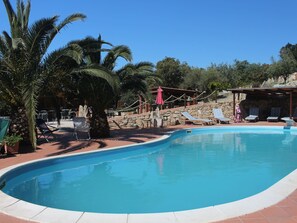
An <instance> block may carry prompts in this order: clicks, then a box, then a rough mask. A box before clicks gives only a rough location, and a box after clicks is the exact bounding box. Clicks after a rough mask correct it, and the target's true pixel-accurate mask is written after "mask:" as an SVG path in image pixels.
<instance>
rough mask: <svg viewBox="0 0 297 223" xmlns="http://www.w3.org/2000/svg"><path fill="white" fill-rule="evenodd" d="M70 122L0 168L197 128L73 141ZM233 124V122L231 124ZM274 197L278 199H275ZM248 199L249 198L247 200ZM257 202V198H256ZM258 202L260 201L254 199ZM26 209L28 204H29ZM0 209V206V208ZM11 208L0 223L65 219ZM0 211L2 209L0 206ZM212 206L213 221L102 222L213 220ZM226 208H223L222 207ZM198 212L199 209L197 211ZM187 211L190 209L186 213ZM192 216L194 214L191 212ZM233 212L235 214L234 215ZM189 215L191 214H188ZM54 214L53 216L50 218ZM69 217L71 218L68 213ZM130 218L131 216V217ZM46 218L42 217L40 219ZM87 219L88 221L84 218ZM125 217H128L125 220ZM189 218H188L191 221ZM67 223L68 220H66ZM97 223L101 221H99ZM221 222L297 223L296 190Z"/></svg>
mask: <svg viewBox="0 0 297 223" xmlns="http://www.w3.org/2000/svg"><path fill="white" fill-rule="evenodd" d="M69 124H70V123H68V122H65V123H64V126H63V125H62V126H61V127H62V128H61V131H59V132H57V133H56V140H55V141H52V142H49V143H47V142H45V141H43V142H41V143H40V144H39V146H38V150H37V151H36V152H26V151H24V150H23V152H22V153H20V154H17V155H15V156H7V157H1V158H0V171H1V170H2V169H4V168H7V167H10V166H12V165H16V164H20V163H24V162H28V161H33V160H37V159H42V158H48V157H53V156H59V155H67V154H73V153H79V152H87V151H96V150H103V149H109V148H112V147H117V146H123V145H129V144H135V143H141V142H147V141H150V140H154V139H158V138H160V137H161V136H163V135H165V134H166V132H168V131H173V130H177V129H182V128H192V127H199V126H197V125H178V126H171V127H167V128H145V129H121V130H117V129H114V130H112V131H111V133H112V136H113V137H112V138H107V139H99V140H92V141H91V142H88V141H76V140H75V139H74V136H73V133H72V132H71V125H69ZM234 125H235V124H234ZM236 125H277V126H284V125H285V124H284V123H282V122H278V123H268V122H257V123H240V124H236ZM286 193H288V191H285V192H284V194H286ZM267 196H268V198H269V199H268V200H274V198H275V196H273V194H272V195H271V194H267ZM0 199H1V198H0ZM277 199H278V198H277ZM247 202H249V200H247ZM253 202H255V201H251V202H250V204H252V203H253ZM256 202H257V201H256ZM258 202H261V201H258ZM250 206H252V207H251V210H252V209H253V205H250ZM29 208H30V207H29ZM0 209H1V207H0ZM11 209H14V208H9V207H6V209H5V210H6V211H0V223H24V222H27V223H30V222H57V223H60V222H68V220H67V218H64V219H63V220H61V218H60V219H59V218H58V216H57V215H54V214H51V212H50V211H49V212H48V217H46V216H45V217H43V218H42V220H38V218H35V219H34V221H33V220H28V219H30V218H26V219H25V218H23V219H20V218H17V217H15V215H14V214H11V213H15V212H14V211H15V210H11ZM2 210H3V209H2ZM217 211H218V210H217V209H216V210H215V209H212V210H208V214H209V213H211V212H212V213H213V216H214V218H213V219H214V220H213V221H209V220H203V219H201V220H197V218H193V219H192V218H191V217H189V216H188V215H187V214H185V215H180V214H173V215H170V216H169V215H165V216H163V217H162V218H160V219H162V220H157V219H154V218H147V216H142V215H138V216H136V217H135V216H134V217H132V216H130V218H129V215H126V216H123V217H121V216H118V217H119V218H118V219H116V218H114V217H113V218H112V219H108V218H109V217H107V218H106V222H123V223H124V222H125V223H127V222H141V223H142V222H158V223H162V222H164V223H165V222H166V223H179V222H181V221H182V220H181V219H183V218H187V219H189V221H188V222H197V223H198V222H199V223H200V222H216V221H215V219H216V218H215V217H216V215H220V214H222V213H221V212H220V211H218V212H217ZM225 211H226V210H225ZM229 211H231V212H233V213H231V214H230V215H229V216H236V212H237V210H236V209H233V208H232V207H231V208H230V209H229ZM200 212H201V211H200ZM189 213H190V212H189ZM193 214H194V215H195V213H193ZM234 214H235V215H234ZM190 215H191V213H190ZM54 216H57V217H54ZM72 217H75V216H73V215H72ZM84 217H85V218H84V222H96V221H94V218H92V216H91V215H85V216H84ZM133 218H134V219H133ZM44 219H46V220H44ZM77 219H79V220H77V221H75V222H82V221H81V220H82V219H81V218H77ZM88 219H89V220H88ZM128 219H129V220H128ZM191 219H192V220H191ZM69 222H70V220H69ZM100 222H101V221H100ZM219 222H221V223H223V222H224V223H227V222H228V223H249V222H255V223H266V222H267V223H276V222H281V223H285V222H292V223H294V222H296V223H297V190H294V191H293V192H292V193H290V195H289V196H284V197H283V198H282V199H280V200H279V201H277V202H276V204H274V205H272V206H270V207H266V208H264V209H262V210H260V211H255V212H252V213H250V214H244V215H241V216H238V217H233V218H229V219H226V220H223V221H219Z"/></svg>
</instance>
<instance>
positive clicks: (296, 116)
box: [281, 107, 297, 122]
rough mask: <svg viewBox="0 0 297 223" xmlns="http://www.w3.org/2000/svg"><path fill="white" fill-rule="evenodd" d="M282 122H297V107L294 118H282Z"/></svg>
mask: <svg viewBox="0 0 297 223" xmlns="http://www.w3.org/2000/svg"><path fill="white" fill-rule="evenodd" d="M281 120H283V121H285V122H286V121H288V120H289V121H290V120H293V121H295V120H297V107H296V108H295V110H294V113H293V116H292V118H290V117H282V118H281Z"/></svg>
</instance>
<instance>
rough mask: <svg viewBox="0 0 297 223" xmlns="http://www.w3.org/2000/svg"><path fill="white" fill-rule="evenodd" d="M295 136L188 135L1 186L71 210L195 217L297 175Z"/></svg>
mask: <svg viewBox="0 0 297 223" xmlns="http://www.w3.org/2000/svg"><path fill="white" fill-rule="evenodd" d="M271 136H272V137H271ZM296 136H297V131H296V130H295V129H294V128H292V129H291V130H287V129H283V128H280V127H256V128H254V127H253V128H250V127H232V128H231V127H211V128H209V127H208V128H200V129H192V130H182V131H177V132H175V133H173V134H172V135H171V136H170V137H168V138H167V139H163V140H160V141H157V142H152V143H146V144H142V145H137V146H132V147H128V148H126V149H120V150H113V151H109V150H107V151H103V152H99V153H90V154H84V155H75V156H71V157H63V158H56V159H48V160H46V161H42V162H35V163H31V164H28V165H25V166H22V167H19V168H17V169H14V170H12V171H10V172H7V173H6V174H4V175H3V176H2V177H1V178H0V183H1V182H2V185H3V182H5V186H4V187H3V188H2V190H3V191H4V192H5V193H8V194H9V195H11V196H13V197H17V198H19V199H21V200H25V201H27V202H30V203H36V204H39V205H43V206H47V207H54V208H59V209H66V210H75V211H87V212H101V213H152V212H172V211H175V212H176V211H182V210H188V209H196V208H201V207H207V206H213V205H219V204H223V203H227V202H232V201H236V200H239V199H243V198H245V197H249V196H252V195H254V194H257V193H259V192H261V191H264V190H265V189H267V188H268V187H270V186H271V185H273V184H274V183H276V182H277V181H279V180H280V179H282V178H283V177H284V176H286V175H288V174H289V173H290V172H292V171H293V170H295V168H296V164H294V163H296V159H297V155H296V154H297V153H296V149H295V148H296V139H295V138H296ZM294 145H295V146H294ZM294 147H295V148H294ZM86 164H87V165H86ZM71 190H72V192H73V193H69V192H70V191H71ZM97 192H99V193H97ZM209 192H210V193H209ZM230 195H232V196H231V197H230ZM113 197H114V198H113ZM112 198H113V199H112ZM151 198H153V199H151ZM198 201H199V202H198ZM69 204H71V206H69ZM89 204H91V205H90V206H88V205H89ZM139 204H141V205H139Z"/></svg>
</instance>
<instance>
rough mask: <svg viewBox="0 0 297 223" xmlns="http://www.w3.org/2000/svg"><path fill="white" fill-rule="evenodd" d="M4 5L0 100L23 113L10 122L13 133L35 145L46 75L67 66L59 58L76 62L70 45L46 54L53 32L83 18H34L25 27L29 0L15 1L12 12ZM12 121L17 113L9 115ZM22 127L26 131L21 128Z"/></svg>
mask: <svg viewBox="0 0 297 223" xmlns="http://www.w3.org/2000/svg"><path fill="white" fill-rule="evenodd" d="M3 2H4V5H5V7H6V11H7V15H8V19H9V23H10V34H8V33H7V32H5V31H4V32H3V35H2V36H1V37H0V84H1V86H2V87H1V90H0V91H1V94H0V100H1V101H4V102H5V103H7V104H8V105H9V106H10V107H13V108H14V109H12V110H14V111H20V112H21V113H24V116H22V117H23V118H24V119H26V120H25V121H23V122H22V123H23V124H24V125H22V126H21V125H18V123H14V125H12V126H15V127H16V129H15V131H16V132H21V133H22V135H23V138H24V140H25V141H29V142H30V143H31V144H32V147H33V148H34V149H35V148H36V135H35V116H36V107H37V103H38V102H37V99H38V96H39V94H40V91H41V89H42V87H43V86H45V85H46V84H47V83H46V82H45V81H46V79H47V77H48V76H50V75H51V74H53V73H55V72H56V71H57V72H59V70H61V69H64V68H69V65H68V64H63V63H62V61H66V60H65V58H68V60H67V61H69V59H70V60H73V61H75V62H76V63H79V62H80V60H81V52H80V50H79V49H80V48H79V47H78V46H75V45H72V46H68V47H65V48H61V49H59V50H57V51H55V52H53V53H51V54H47V51H48V48H49V46H50V44H51V43H52V41H53V39H54V38H55V37H56V34H57V33H59V32H60V31H61V30H62V29H63V28H64V27H65V26H67V25H69V24H70V23H72V22H74V21H77V20H82V19H84V18H85V16H84V15H83V14H72V15H70V16H69V17H67V18H66V19H64V20H63V21H62V22H61V23H57V22H58V17H57V16H54V17H51V18H44V19H40V20H37V21H36V22H34V23H33V24H32V25H30V26H29V15H30V8H31V7H30V1H28V2H27V4H26V5H25V4H24V2H23V1H17V12H15V11H14V10H13V8H12V6H11V4H10V2H9V1H8V0H3ZM11 116H12V121H16V120H17V117H18V116H20V114H11ZM22 129H26V130H22Z"/></svg>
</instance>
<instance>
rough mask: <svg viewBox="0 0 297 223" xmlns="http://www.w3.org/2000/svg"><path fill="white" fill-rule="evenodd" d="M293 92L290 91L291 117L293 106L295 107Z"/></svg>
mask: <svg viewBox="0 0 297 223" xmlns="http://www.w3.org/2000/svg"><path fill="white" fill-rule="evenodd" d="M292 104H293V94H292V92H290V118H292V108H293V105H292Z"/></svg>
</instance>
